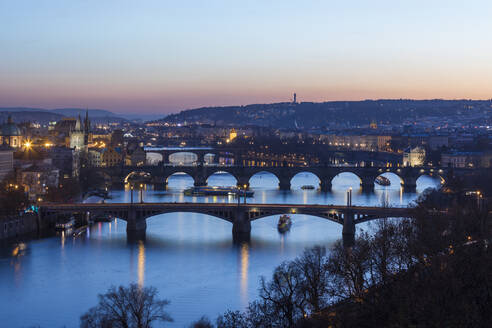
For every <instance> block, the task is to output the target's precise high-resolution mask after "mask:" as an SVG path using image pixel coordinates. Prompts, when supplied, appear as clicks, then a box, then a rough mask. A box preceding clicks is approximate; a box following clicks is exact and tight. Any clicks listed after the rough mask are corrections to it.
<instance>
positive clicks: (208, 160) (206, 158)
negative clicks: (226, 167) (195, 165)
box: [203, 152, 219, 165]
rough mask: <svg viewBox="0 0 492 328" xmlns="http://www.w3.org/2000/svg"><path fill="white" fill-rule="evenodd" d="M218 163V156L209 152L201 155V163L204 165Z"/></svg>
mask: <svg viewBox="0 0 492 328" xmlns="http://www.w3.org/2000/svg"><path fill="white" fill-rule="evenodd" d="M218 162H219V156H218V155H217V154H216V153H213V152H209V153H206V154H204V155H203V163H204V164H205V165H214V164H217V163H218Z"/></svg>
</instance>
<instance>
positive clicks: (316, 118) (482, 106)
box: [160, 99, 492, 128]
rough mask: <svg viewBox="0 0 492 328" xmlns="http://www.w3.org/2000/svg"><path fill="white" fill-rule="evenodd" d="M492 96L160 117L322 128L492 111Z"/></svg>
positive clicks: (274, 106) (203, 110) (258, 107)
mask: <svg viewBox="0 0 492 328" xmlns="http://www.w3.org/2000/svg"><path fill="white" fill-rule="evenodd" d="M491 105H492V102H491V101H490V100H404V99H403V100H365V101H332V102H323V103H314V102H303V103H298V104H293V103H274V104H254V105H247V106H229V107H203V108H197V109H190V110H185V111H182V112H180V113H178V114H173V115H169V116H168V117H166V118H164V119H162V120H160V121H162V122H169V123H184V122H187V123H208V124H217V125H260V126H271V127H278V128H294V127H296V126H297V127H301V128H302V127H303V128H319V127H326V126H346V125H364V124H369V123H370V122H371V121H376V122H381V123H392V124H402V123H404V122H405V121H412V120H419V119H422V118H424V117H449V118H451V117H455V116H459V115H467V114H471V113H476V112H477V111H479V112H481V113H482V114H486V115H485V117H487V115H490V113H491Z"/></svg>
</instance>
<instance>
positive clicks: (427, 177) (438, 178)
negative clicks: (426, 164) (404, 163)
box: [415, 173, 446, 190]
mask: <svg viewBox="0 0 492 328" xmlns="http://www.w3.org/2000/svg"><path fill="white" fill-rule="evenodd" d="M445 182H446V180H445V179H444V178H443V176H442V175H441V174H439V173H431V174H429V173H426V174H421V175H419V176H418V178H417V179H416V180H415V183H416V188H417V189H419V190H424V189H427V188H436V189H437V188H439V187H440V186H442V185H443V184H444V183H445Z"/></svg>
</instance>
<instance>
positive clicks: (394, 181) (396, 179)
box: [374, 171, 405, 188]
mask: <svg viewBox="0 0 492 328" xmlns="http://www.w3.org/2000/svg"><path fill="white" fill-rule="evenodd" d="M380 176H381V177H384V178H386V179H388V180H389V181H390V187H393V188H394V187H395V186H397V187H398V188H400V187H402V186H403V185H404V184H405V180H404V179H403V178H402V177H401V176H400V175H399V174H398V173H395V172H393V171H386V172H383V173H381V174H379V175H378V176H377V177H376V179H377V178H378V177H380ZM374 183H376V180H374Z"/></svg>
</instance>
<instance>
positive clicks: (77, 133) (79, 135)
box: [70, 115, 87, 151]
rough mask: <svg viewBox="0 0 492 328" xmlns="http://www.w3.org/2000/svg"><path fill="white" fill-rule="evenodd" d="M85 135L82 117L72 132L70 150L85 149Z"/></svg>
mask: <svg viewBox="0 0 492 328" xmlns="http://www.w3.org/2000/svg"><path fill="white" fill-rule="evenodd" d="M85 145H87V144H86V143H85V133H84V130H82V124H81V119H80V115H79V117H78V119H77V121H76V122H75V128H74V129H73V130H72V131H70V148H75V150H78V151H81V150H83V149H84V148H85Z"/></svg>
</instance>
